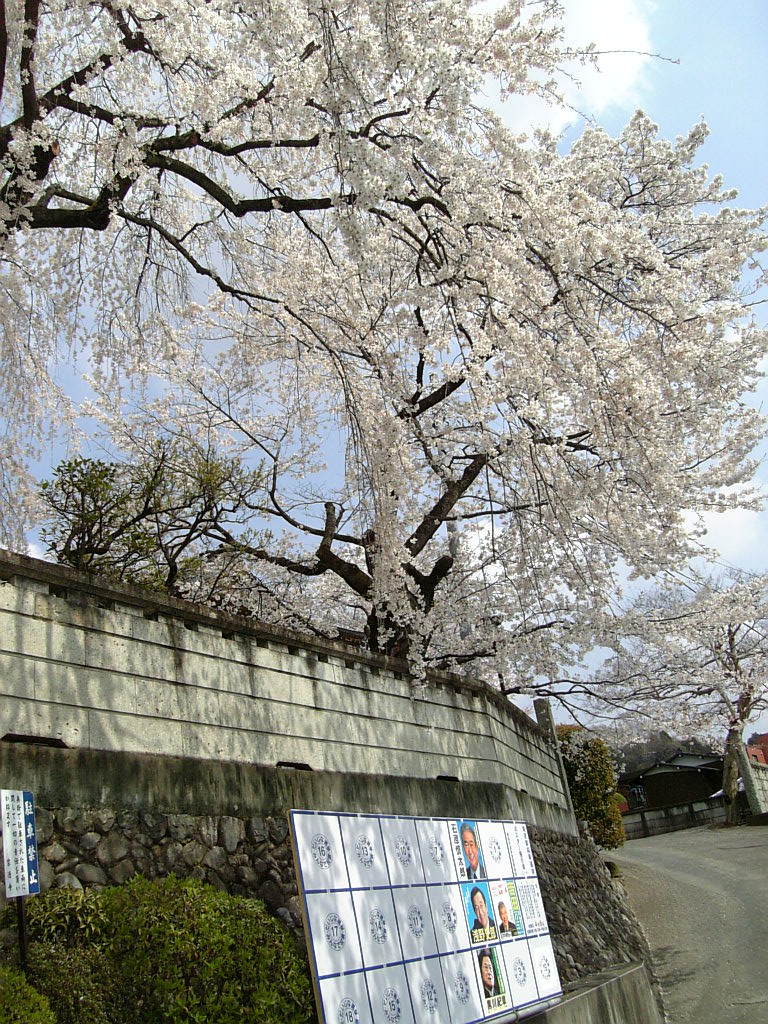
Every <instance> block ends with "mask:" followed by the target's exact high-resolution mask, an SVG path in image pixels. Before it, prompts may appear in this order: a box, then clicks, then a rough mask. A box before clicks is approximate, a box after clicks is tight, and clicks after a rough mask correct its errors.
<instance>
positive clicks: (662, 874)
mask: <svg viewBox="0 0 768 1024" xmlns="http://www.w3.org/2000/svg"><path fill="white" fill-rule="evenodd" d="M607 856H608V858H609V859H611V860H614V861H616V863H617V864H618V865H619V868H620V870H621V872H622V876H623V877H622V881H623V883H624V885H625V887H626V890H627V894H628V896H629V902H630V904H631V906H632V908H633V910H634V911H635V914H636V915H637V917H638V918H639V920H640V923H641V924H642V926H643V928H644V930H645V933H646V936H647V937H648V942H649V944H650V947H651V951H652V953H653V957H654V965H655V969H656V973H657V975H658V978H659V981H660V982H661V986H662V989H663V991H664V1001H665V1004H666V1009H667V1019H668V1021H669V1022H670V1024H689V1022H691V1024H694V1022H695V1024H763V1022H764V1021H768V827H748V826H744V825H742V826H741V827H739V828H732V829H725V828H709V827H708V828H695V829H687V830H685V831H683V832H671V833H668V834H666V835H661V836H653V837H652V838H650V839H634V840H632V841H631V842H628V843H627V845H626V846H625V847H623V849H621V850H613V851H611V852H610V854H608V855H607Z"/></svg>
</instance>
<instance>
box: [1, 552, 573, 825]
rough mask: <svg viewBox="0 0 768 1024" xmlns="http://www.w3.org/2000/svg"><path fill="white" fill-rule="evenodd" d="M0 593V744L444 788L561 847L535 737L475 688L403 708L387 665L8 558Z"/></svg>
mask: <svg viewBox="0 0 768 1024" xmlns="http://www.w3.org/2000/svg"><path fill="white" fill-rule="evenodd" d="M0 581H1V582H0V698H2V704H0V738H5V739H7V740H8V739H14V738H19V737H26V738H34V739H35V740H36V741H37V742H38V743H39V742H40V741H41V740H42V741H45V742H49V743H51V742H53V743H60V744H63V745H66V746H67V747H69V748H75V749H78V750H90V751H99V750H100V751H122V752H129V753H133V754H145V755H161V756H162V757H166V758H182V759H187V760H188V762H191V761H193V760H194V761H202V762H206V763H209V764H212V763H217V764H218V763H220V762H235V763H237V764H240V765H252V766H260V767H266V768H270V769H274V768H275V767H278V768H279V767H280V766H286V765H288V766H290V765H293V766H296V765H301V766H307V767H308V768H309V769H311V770H312V772H313V773H323V775H324V776H327V777H328V779H329V780H332V779H338V778H340V777H344V776H347V777H349V776H358V777H365V778H369V779H370V778H372V777H395V778H396V779H401V780H402V781H403V782H405V781H406V780H409V779H416V780H432V781H434V780H437V779H440V778H443V779H448V780H456V781H457V782H458V783H460V784H466V785H469V786H470V787H478V786H479V787H489V792H495V793H496V797H494V800H493V803H494V804H495V805H497V806H498V804H499V803H502V804H504V805H505V806H506V812H505V813H504V814H503V815H501V814H499V816H504V817H522V818H524V819H525V820H527V821H529V822H530V823H532V824H538V825H541V826H544V827H549V828H554V829H558V830H561V831H564V832H568V833H570V834H576V826H575V821H574V819H573V815H572V813H571V811H570V809H569V804H568V797H567V788H566V787H565V786H564V783H563V780H562V777H561V774H560V771H559V764H558V759H557V755H556V752H555V750H554V749H553V747H552V746H551V745H550V743H549V741H548V739H547V737H546V735H545V733H544V732H543V731H542V730H540V729H539V728H538V727H537V725H536V724H535V723H534V722H533V721H532V720H531V719H529V718H528V717H527V716H526V715H524V714H523V713H522V712H520V711H519V710H518V709H516V708H513V707H512V706H511V705H510V704H509V702H508V701H506V700H505V699H504V698H503V697H501V695H500V694H498V693H497V692H496V691H494V690H492V689H491V688H490V687H488V686H486V685H484V684H480V683H472V682H469V681H467V680H464V679H463V678H462V679H458V678H456V677H452V676H448V675H441V676H436V677H435V678H434V679H432V680H430V682H429V684H428V685H427V686H426V688H425V689H424V691H423V692H420V693H418V694H415V693H414V691H413V689H412V687H411V684H410V682H409V680H408V678H407V676H406V674H405V666H404V665H402V664H396V663H392V662H390V661H388V660H387V659H384V658H378V657H376V656H373V655H369V654H367V653H366V652H363V651H361V650H358V649H355V648H349V647H345V646H343V645H340V644H331V643H323V642H317V641H314V640H308V639H299V638H297V637H295V636H292V635H289V634H286V633H281V632H280V631H277V630H268V629H264V628H260V627H258V626H254V625H253V624H252V623H251V622H249V621H248V620H240V619H232V618H229V617H227V616H223V615H220V614H218V613H216V612H214V611H212V610H211V609H208V608H203V607H200V606H196V605H191V604H188V603H185V602H181V601H175V600H167V599H155V598H154V597H153V596H152V595H149V594H147V593H146V592H144V591H141V590H138V589H136V588H130V587H119V588H115V587H109V586H105V585H104V584H103V583H101V582H99V581H97V580H91V579H90V578H88V577H85V576H82V575H78V574H76V573H73V572H71V571H69V570H67V569H64V568H62V567H60V566H54V565H51V564H49V563H46V562H40V561H37V560H34V559H29V558H24V557H22V556H15V555H14V556H12V555H8V554H0ZM316 785H319V782H317V783H316ZM321 788H322V787H321ZM364 788H365V787H363V790H364ZM500 793H501V794H503V799H501V800H499V798H498V797H499V794H500ZM326 806H327V808H328V809H329V810H330V809H358V810H364V809H365V808H363V807H360V806H358V807H357V808H352V807H349V808H347V807H341V806H338V805H336V806H333V807H332V806H331V804H326ZM176 809H178V808H176ZM393 809H394V808H393ZM499 809H500V808H499ZM397 810H398V811H399V812H400V813H422V811H421V807H414V806H412V805H409V806H402V805H401V806H400V807H398V808H397Z"/></svg>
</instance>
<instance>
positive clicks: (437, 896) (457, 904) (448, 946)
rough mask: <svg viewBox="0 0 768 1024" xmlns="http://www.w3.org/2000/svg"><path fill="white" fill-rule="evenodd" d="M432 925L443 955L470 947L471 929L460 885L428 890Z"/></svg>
mask: <svg viewBox="0 0 768 1024" xmlns="http://www.w3.org/2000/svg"><path fill="white" fill-rule="evenodd" d="M427 898H428V899H429V906H430V910H431V912H432V923H433V925H434V929H435V935H436V937H437V948H438V949H439V951H440V952H441V953H454V952H457V951H458V950H460V949H467V948H468V947H469V945H470V941H469V929H468V927H467V918H466V914H465V913H464V907H463V906H462V903H461V890H460V888H459V887H458V885H434V886H432V885H431V886H429V888H428V889H427Z"/></svg>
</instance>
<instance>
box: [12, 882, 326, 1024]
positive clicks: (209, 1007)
mask: <svg viewBox="0 0 768 1024" xmlns="http://www.w3.org/2000/svg"><path fill="white" fill-rule="evenodd" d="M29 909H30V916H29V931H30V937H31V939H32V942H31V943H30V954H29V965H30V978H31V981H32V983H33V984H34V985H35V987H36V988H37V989H38V991H40V992H42V993H44V994H45V996H46V997H47V998H48V999H49V1000H50V1003H51V1006H52V1007H53V1009H54V1011H55V1013H56V1019H57V1021H58V1024H86V1022H87V1024H160V1022H162V1024H304V1022H308V1021H310V1020H313V1019H314V1014H315V1010H314V1001H313V997H312V988H311V984H310V980H309V973H308V970H307V965H306V962H305V960H304V959H303V958H302V956H301V955H300V952H299V949H298V947H297V945H296V942H295V940H294V938H293V936H292V935H291V934H290V932H288V930H287V929H286V928H285V927H284V926H283V925H282V924H281V923H280V922H279V921H277V920H276V919H275V918H274V917H272V916H271V915H270V914H268V913H267V911H266V910H265V908H264V907H263V905H262V904H260V903H259V902H258V901H256V900H252V899H245V898H242V897H234V896H229V895H227V894H226V893H221V892H218V891H217V890H215V889H213V888H212V887H210V886H206V885H203V884H202V883H200V882H196V881H194V880H191V879H185V880H180V879H177V878H174V877H173V876H171V877H169V878H166V879H163V880H162V881H159V882H150V881H147V880H146V879H144V878H141V877H138V876H137V877H136V878H133V879H131V881H130V882H128V883H127V884H126V885H124V886H117V887H113V888H110V889H105V890H103V891H101V892H99V893H90V894H89V895H88V897H87V898H83V897H78V896H77V895H72V894H70V893H67V892H65V891H63V890H52V891H50V892H48V893H46V894H45V895H43V896H41V897H40V898H39V899H38V900H35V901H32V902H31V903H30V908H29ZM78 922H80V923H82V924H83V925H86V926H87V927H83V928H79V927H78ZM0 1019H3V1018H1V1017H0ZM41 1020H42V1018H41ZM46 1024H47V1021H46Z"/></svg>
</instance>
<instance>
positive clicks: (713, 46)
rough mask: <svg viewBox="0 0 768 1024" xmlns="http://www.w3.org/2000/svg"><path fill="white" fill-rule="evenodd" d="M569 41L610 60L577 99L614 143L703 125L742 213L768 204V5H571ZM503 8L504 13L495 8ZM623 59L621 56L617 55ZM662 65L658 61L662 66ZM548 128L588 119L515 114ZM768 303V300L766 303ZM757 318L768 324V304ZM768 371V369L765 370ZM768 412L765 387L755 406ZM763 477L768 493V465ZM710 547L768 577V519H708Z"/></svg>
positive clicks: (681, 1)
mask: <svg viewBox="0 0 768 1024" xmlns="http://www.w3.org/2000/svg"><path fill="white" fill-rule="evenodd" d="M563 4H564V7H565V11H566V21H567V32H568V39H569V41H570V42H572V43H573V44H584V43H587V42H589V41H590V40H591V41H593V42H595V43H596V45H597V48H598V50H600V51H605V55H604V56H603V57H602V58H601V60H600V70H599V71H592V70H587V71H586V72H581V77H582V89H581V90H580V91H578V92H577V91H575V90H574V89H572V88H569V90H568V95H567V98H568V99H569V101H570V103H571V104H572V105H573V107H575V108H576V109H578V110H581V111H584V112H585V113H587V114H589V115H590V116H592V117H593V118H594V119H595V120H596V121H597V122H598V123H599V124H602V125H604V126H605V127H606V128H607V129H608V130H609V131H611V132H612V133H618V132H620V131H621V129H622V127H623V126H624V125H625V124H626V122H627V121H628V120H629V118H630V117H631V115H632V113H633V112H634V111H635V110H636V109H637V108H642V109H643V110H645V111H646V113H647V114H648V115H649V116H650V117H651V118H652V119H653V120H654V121H655V122H656V123H657V124H658V125H659V128H660V131H661V134H662V135H664V136H667V137H670V138H672V137H675V136H677V135H682V134H684V133H686V132H687V131H688V129H689V128H691V127H692V126H693V125H694V124H695V123H697V122H698V121H699V120H700V119H701V118H703V119H704V120H705V121H706V122H707V124H708V126H709V129H710V136H709V139H708V140H707V142H706V144H705V146H704V148H703V150H702V151H701V158H702V161H705V162H706V163H708V164H709V167H710V170H711V172H712V173H713V174H715V173H719V174H722V175H723V178H724V180H725V184H726V186H728V187H733V188H737V189H738V190H739V197H738V200H737V201H736V205H738V206H742V207H759V206H762V205H766V204H768V115H766V106H767V105H768V2H766V0H730V2H728V3H724V2H723V0H563ZM494 6H496V5H495V4H494ZM611 51H619V52H611ZM652 55H656V56H652ZM531 116H533V117H538V118H541V119H542V121H543V122H545V123H547V122H549V123H550V125H551V127H552V128H553V129H556V130H562V131H565V133H566V134H565V139H566V140H567V139H568V138H569V137H571V136H572V135H573V134H575V133H578V131H579V128H580V124H579V119H578V118H576V117H575V116H573V115H572V116H571V118H570V120H571V123H570V124H568V118H567V117H566V116H563V117H558V118H556V119H555V121H554V123H553V122H552V120H551V118H552V113H551V111H550V112H547V111H545V110H544V109H541V108H539V109H535V108H534V107H533V106H532V105H530V104H526V105H524V106H523V107H522V108H521V109H518V110H516V111H515V112H514V113H513V114H511V119H512V120H513V122H514V123H520V122H519V121H518V118H528V117H531ZM766 299H768V296H766ZM755 312H756V315H757V317H758V319H759V321H760V322H761V323H763V324H766V323H768V301H766V302H765V304H764V305H762V306H759V307H757V309H756V311H755ZM765 369H766V370H768V365H767V366H766V367H765ZM750 401H751V402H752V403H753V404H756V405H758V406H760V405H762V406H763V408H765V409H766V410H768V384H767V383H766V382H765V381H764V382H763V383H762V386H761V387H760V389H759V391H758V393H757V394H756V395H755V396H754V397H753V398H751V399H750ZM762 454H763V455H764V457H768V446H765V447H764V451H763V453H762ZM759 477H760V479H761V481H762V482H763V484H764V485H765V486H766V489H768V464H764V465H763V466H762V467H761V470H760V473H759ZM707 527H708V529H709V538H708V539H709V542H710V543H711V544H713V545H714V546H715V547H716V548H717V549H718V550H719V551H720V553H721V556H722V559H723V562H724V563H725V564H726V565H729V564H733V565H736V566H738V567H739V568H742V569H746V570H750V571H766V570H768V512H763V513H757V512H752V511H746V510H739V511H734V512H730V513H726V514H723V515H717V516H715V515H713V516H710V517H708V519H707Z"/></svg>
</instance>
